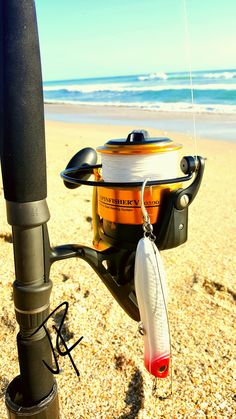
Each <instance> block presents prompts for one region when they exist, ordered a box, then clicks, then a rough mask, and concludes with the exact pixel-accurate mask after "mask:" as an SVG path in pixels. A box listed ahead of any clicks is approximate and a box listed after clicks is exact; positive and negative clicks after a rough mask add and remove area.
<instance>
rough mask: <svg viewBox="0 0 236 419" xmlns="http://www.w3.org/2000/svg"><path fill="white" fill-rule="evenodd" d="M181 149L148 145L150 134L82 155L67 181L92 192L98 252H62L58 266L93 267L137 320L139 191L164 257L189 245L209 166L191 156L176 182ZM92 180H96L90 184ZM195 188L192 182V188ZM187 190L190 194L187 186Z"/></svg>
mask: <svg viewBox="0 0 236 419" xmlns="http://www.w3.org/2000/svg"><path fill="white" fill-rule="evenodd" d="M181 148H182V145H181V144H177V143H174V142H173V141H172V140H170V139H169V138H150V137H149V135H148V133H147V132H146V131H144V130H141V131H133V132H131V133H130V134H129V135H128V137H127V139H118V140H110V141H108V142H107V143H106V144H105V145H104V146H101V147H98V148H97V152H98V153H99V154H100V155H101V164H97V152H96V151H95V150H94V149H92V148H90V147H87V148H84V149H82V150H80V151H79V152H78V153H77V154H75V156H74V157H73V158H72V159H71V160H70V161H69V163H68V165H67V167H66V169H65V170H64V171H63V172H62V173H61V177H62V178H63V180H64V184H65V186H66V187H67V188H69V189H73V188H76V187H78V186H81V185H87V186H92V187H93V203H92V220H93V231H94V238H93V247H92V248H89V247H87V246H83V245H66V246H59V247H57V248H55V249H54V250H53V261H54V260H59V259H64V258H69V257H79V258H82V259H84V260H85V261H87V262H88V263H89V265H90V266H91V267H92V268H93V269H94V270H95V272H96V273H97V274H98V276H99V277H100V278H101V279H102V281H103V282H104V283H105V285H106V286H107V287H108V289H109V290H110V292H111V293H112V295H113V296H114V297H115V298H116V300H117V302H118V303H119V304H120V305H121V307H122V308H123V309H124V310H125V311H126V312H127V314H128V315H129V316H130V317H131V318H132V319H134V320H136V321H139V320H140V315H139V309H138V304H137V299H136V294H135V289H134V261H135V252H136V247H137V243H138V241H139V240H140V238H142V237H143V235H144V234H146V233H145V232H144V230H143V216H142V211H141V188H142V186H143V183H144V180H145V181H146V186H145V191H144V205H145V208H146V210H147V212H148V215H149V217H150V223H151V225H152V227H153V230H152V235H153V237H154V238H155V244H156V246H157V248H158V249H159V250H165V249H170V248H174V247H177V246H179V245H181V244H182V243H184V242H185V241H186V240H187V233H188V207H189V205H190V204H191V203H192V201H193V200H194V198H195V196H196V194H197V192H198V190H199V187H200V184H201V180H202V176H203V172H204V159H203V158H202V157H200V156H196V157H192V156H185V157H183V158H182V160H181V163H180V168H181V170H182V173H183V175H181V176H178V168H177V164H178V151H179V150H180V149H181ZM91 175H94V180H89V178H90V176H91ZM191 180H192V182H190V181H191ZM186 182H188V184H187V186H186V187H185V188H184V187H183V185H184V184H185V183H186Z"/></svg>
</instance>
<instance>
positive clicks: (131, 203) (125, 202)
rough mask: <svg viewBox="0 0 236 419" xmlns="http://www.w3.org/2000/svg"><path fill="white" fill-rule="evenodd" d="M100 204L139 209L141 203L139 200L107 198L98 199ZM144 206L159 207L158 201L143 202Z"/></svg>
mask: <svg viewBox="0 0 236 419" xmlns="http://www.w3.org/2000/svg"><path fill="white" fill-rule="evenodd" d="M99 202H100V204H106V205H109V206H122V207H133V208H140V206H141V203H140V200H139V199H118V198H109V197H107V196H100V197H99ZM144 204H145V206H147V207H148V206H149V207H156V206H159V205H160V201H159V200H153V201H145V202H144Z"/></svg>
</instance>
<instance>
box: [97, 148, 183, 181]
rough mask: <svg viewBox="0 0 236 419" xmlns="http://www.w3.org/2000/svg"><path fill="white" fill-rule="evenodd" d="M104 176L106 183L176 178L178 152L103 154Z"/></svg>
mask: <svg viewBox="0 0 236 419" xmlns="http://www.w3.org/2000/svg"><path fill="white" fill-rule="evenodd" d="M101 161H102V176H103V179H104V180H105V181H106V182H118V181H120V182H121V183H122V182H124V183H125V182H138V181H144V180H145V179H146V178H147V177H148V178H149V180H164V179H171V178H175V177H176V170H177V164H178V152H177V151H172V152H171V153H150V154H129V155H128V154H127V155H124V154H120V155H118V154H117V155H115V154H103V155H102V156H101Z"/></svg>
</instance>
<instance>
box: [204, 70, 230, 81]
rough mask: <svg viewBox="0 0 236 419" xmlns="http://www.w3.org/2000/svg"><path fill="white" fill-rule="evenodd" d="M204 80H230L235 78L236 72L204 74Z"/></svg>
mask: <svg viewBox="0 0 236 419" xmlns="http://www.w3.org/2000/svg"><path fill="white" fill-rule="evenodd" d="M204 77H205V78H206V79H225V80H230V79H234V78H236V72H232V71H223V72H222V73H220V72H218V73H206V74H204Z"/></svg>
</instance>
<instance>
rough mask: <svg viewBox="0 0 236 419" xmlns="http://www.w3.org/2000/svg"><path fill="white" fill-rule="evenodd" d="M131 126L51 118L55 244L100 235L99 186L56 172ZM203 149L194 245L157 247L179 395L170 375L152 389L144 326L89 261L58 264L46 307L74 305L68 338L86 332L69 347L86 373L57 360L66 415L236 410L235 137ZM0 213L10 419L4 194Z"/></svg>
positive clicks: (231, 413) (10, 314) (0, 368)
mask: <svg viewBox="0 0 236 419" xmlns="http://www.w3.org/2000/svg"><path fill="white" fill-rule="evenodd" d="M134 128H135V127H134V126H133V124H132V125H131V126H130V127H129V126H122V125H120V124H118V125H111V124H105V125H101V124H95V123H93V124H86V123H65V122H53V121H47V122H46V144H47V174H48V199H47V202H48V206H49V210H50V213H51V219H50V221H49V223H48V229H49V234H50V240H51V245H52V246H55V245H59V244H63V243H81V244H86V245H89V246H91V242H92V236H93V232H92V225H91V215H92V206H91V199H92V188H91V187H85V186H82V187H80V188H78V189H73V190H68V189H66V188H65V187H64V185H63V182H62V180H61V178H60V176H59V174H60V172H61V171H62V170H63V169H64V168H65V166H66V165H67V162H68V161H69V160H70V158H71V157H72V156H73V155H74V154H75V153H76V152H77V151H78V150H79V149H81V148H83V147H86V146H91V147H94V148H96V147H97V146H99V145H103V144H104V143H105V142H106V141H107V140H109V139H111V138H123V137H126V136H127V134H128V133H129V131H130V130H132V129H134ZM143 128H145V126H144V127H143ZM149 132H150V134H151V135H152V136H162V135H168V134H169V133H168V132H166V130H165V131H158V130H156V129H149ZM169 136H170V138H171V139H173V140H176V141H178V142H181V143H182V144H183V145H184V148H183V150H182V151H181V155H188V154H194V153H195V147H194V143H193V140H192V138H191V136H190V134H187V135H186V134H179V133H175V132H171V134H170V135H169ZM197 152H198V154H200V155H202V156H203V157H205V158H206V159H207V160H206V170H205V174H204V179H203V183H202V186H201V188H200V191H199V193H198V195H197V197H196V199H195V200H194V202H193V203H192V204H191V206H190V208H189V234H188V241H187V242H186V243H185V244H184V245H182V246H180V247H178V248H175V249H171V250H166V251H163V252H162V256H163V260H164V263H165V268H166V273H167V281H168V288H169V304H168V312H169V320H170V327H171V337H172V352H173V367H172V381H173V382H172V392H173V394H172V397H169V398H166V399H165V398H164V397H162V396H164V395H166V394H170V391H171V380H170V378H168V379H164V380H157V383H156V388H154V384H155V382H154V380H153V377H151V376H150V375H149V374H148V372H147V371H146V370H145V368H144V365H143V338H142V336H141V335H140V334H139V333H138V330H137V326H138V325H137V323H135V322H134V321H133V320H131V319H130V318H129V317H128V316H127V315H126V314H125V313H124V312H123V311H122V309H121V308H120V307H119V306H118V304H117V302H116V301H115V300H114V299H113V297H112V296H111V294H110V293H109V292H108V291H107V289H106V287H105V286H104V284H103V283H102V282H101V280H100V279H99V278H98V277H97V275H96V274H95V273H94V272H93V270H92V269H91V268H90V267H89V265H88V264H86V263H85V262H84V261H81V260H75V259H72V260H67V261H61V262H59V263H57V264H54V265H53V266H52V270H51V279H52V281H53V284H54V286H53V291H52V295H51V309H52V310H53V309H54V308H56V307H57V306H58V305H59V304H60V303H62V302H63V301H68V302H69V312H68V316H67V321H66V336H67V339H68V341H67V344H68V345H69V346H71V345H72V344H73V343H74V342H75V341H76V340H77V339H79V338H80V336H83V337H84V338H83V340H82V341H81V343H80V344H79V345H78V346H77V347H76V348H75V349H74V350H73V353H72V356H73V359H74V361H75V363H76V365H77V367H78V369H79V371H80V378H79V379H78V377H77V376H76V374H75V371H74V369H73V367H72V365H71V364H70V361H69V359H68V357H64V358H62V357H60V358H59V364H60V368H61V373H60V375H59V376H57V377H56V379H57V383H58V389H59V398H60V408H61V418H62V419H77V418H86V419H87V418H98V419H100V418H104V419H108V418H117V419H118V418H119V419H125V418H127V419H128V418H129V419H132V418H142V419H144V418H171V417H173V418H233V417H235V406H236V396H235V388H233V385H234V382H233V369H234V367H235V365H234V360H233V355H235V352H234V351H235V329H234V325H235V298H236V290H235V282H234V280H235V266H236V263H235V262H236V240H235V237H236V221H235V220H236V197H235V185H236V169H235V157H236V144H235V143H233V142H227V141H212V140H204V139H199V140H198V141H197ZM0 220H1V223H0V246H1V247H0V249H1V253H0V255H1V264H0V281H1V287H0V301H1V304H2V312H1V316H0V322H1V323H0V324H1V327H0V342H1V358H0V395H1V398H0V417H1V418H6V416H7V415H6V410H5V406H4V392H5V389H6V386H7V384H8V383H9V382H10V381H11V380H12V379H13V378H14V377H15V376H16V375H17V374H18V371H19V369H18V360H17V351H16V344H15V339H16V333H17V330H18V326H17V323H16V321H15V317H14V308H13V301H12V282H13V280H14V262H13V252H12V243H11V228H10V226H9V225H8V224H7V221H6V214H5V202H4V198H3V191H2V189H1V200H0Z"/></svg>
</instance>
